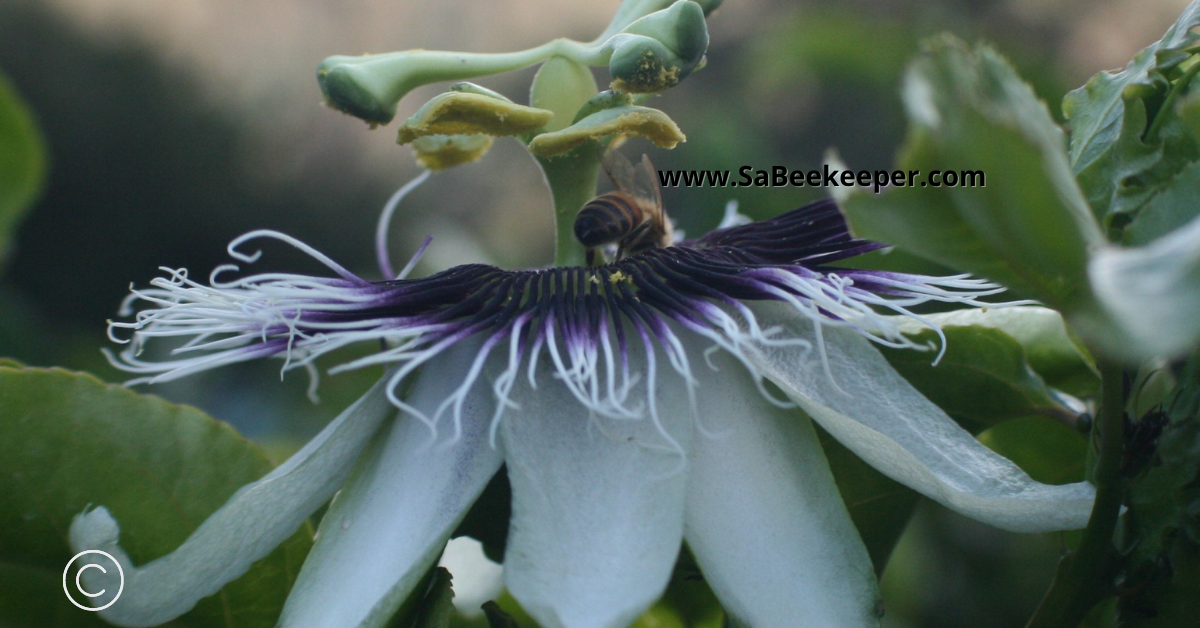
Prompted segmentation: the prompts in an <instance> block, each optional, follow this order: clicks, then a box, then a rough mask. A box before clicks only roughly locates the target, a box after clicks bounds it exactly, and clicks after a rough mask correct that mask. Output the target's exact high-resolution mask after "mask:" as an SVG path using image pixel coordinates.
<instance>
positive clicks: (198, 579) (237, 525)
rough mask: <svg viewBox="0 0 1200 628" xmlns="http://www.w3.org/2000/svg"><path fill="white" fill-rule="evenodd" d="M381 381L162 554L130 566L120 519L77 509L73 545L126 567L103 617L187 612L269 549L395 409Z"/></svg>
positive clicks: (165, 616)
mask: <svg viewBox="0 0 1200 628" xmlns="http://www.w3.org/2000/svg"><path fill="white" fill-rule="evenodd" d="M384 388H385V387H384V384H383V383H378V384H376V385H375V386H374V387H372V388H371V390H370V391H368V392H367V394H366V395H363V397H362V398H361V399H359V400H358V401H357V402H355V403H354V405H352V406H350V407H349V408H348V409H346V411H345V412H343V413H342V414H341V415H340V416H339V417H338V418H337V419H335V420H334V421H333V422H332V423H330V424H329V426H328V427H326V428H325V429H324V430H323V431H322V432H321V433H320V434H319V435H317V437H316V438H314V439H313V440H311V441H309V443H308V444H307V445H305V446H304V448H303V449H301V450H300V451H299V452H297V453H296V454H295V455H294V456H292V457H291V458H290V459H289V460H288V461H287V462H285V463H283V464H282V465H280V466H279V467H278V468H276V469H275V470H274V471H272V472H271V473H269V474H267V475H266V476H264V477H263V478H262V479H261V480H259V481H257V482H254V483H253V484H248V485H246V486H245V487H243V488H242V489H241V490H239V491H238V492H237V493H235V494H234V495H233V497H231V498H230V499H229V502H228V503H226V504H225V505H224V506H222V507H221V509H220V510H218V511H217V512H215V513H213V515H212V516H211V517H209V518H208V520H206V521H205V522H204V523H203V524H202V525H201V526H200V527H199V528H198V529H197V530H196V531H195V532H194V533H192V535H191V536H190V537H188V539H187V540H186V541H184V543H183V545H181V546H180V547H179V549H177V550H175V551H174V552H172V553H170V554H168V555H166V556H163V557H162V558H158V559H156V560H153V561H151V562H149V563H146V564H145V565H142V566H140V567H134V565H133V563H132V562H131V561H130V560H129V557H128V555H126V553H125V550H123V549H122V548H121V547H120V545H118V543H119V541H120V538H119V537H120V528H119V526H118V523H117V522H116V521H115V520H114V519H113V518H112V516H111V515H110V514H109V513H108V510H106V509H105V508H104V507H103V505H100V507H98V508H96V509H94V510H91V511H88V512H85V513H83V514H80V515H78V516H76V517H75V521H74V522H73V523H72V524H71V530H70V541H71V547H72V548H73V550H74V551H76V552H81V551H83V550H89V549H96V550H102V551H105V552H108V553H109V554H112V555H113V556H114V557H115V558H116V559H117V560H118V561H119V562H120V563H121V567H122V569H123V570H124V574H125V587H124V590H123V592H122V593H121V596H120V598H118V599H117V601H116V602H115V603H114V604H113V605H112V606H110V607H109V608H107V609H105V610H103V611H100V615H101V617H103V618H104V619H105V620H107V621H108V622H109V623H112V624H116V625H118V626H129V627H140V626H157V625H158V624H161V623H163V622H166V621H169V620H171V619H173V618H175V617H178V616H179V615H182V614H183V613H185V612H187V611H188V609H190V608H192V606H194V605H195V604H196V602H197V601H199V600H200V599H201V598H204V597H207V596H209V595H212V594H214V593H216V592H217V591H219V590H220V589H221V587H223V586H224V585H225V583H227V582H229V581H231V580H233V579H235V578H237V577H239V576H241V575H242V574H243V573H245V572H246V570H247V569H249V568H250V565H251V564H253V563H254V561H256V560H258V559H260V558H262V557H263V556H266V555H267V554H268V553H270V552H271V550H272V549H274V548H275V546H277V545H279V544H280V543H282V542H283V541H284V540H285V539H287V538H288V537H289V536H291V535H292V534H293V533H294V532H295V531H296V529H297V528H298V527H299V526H300V525H301V524H303V523H304V521H305V520H306V519H307V518H308V516H309V515H311V514H312V513H313V511H315V510H316V509H317V508H319V507H320V506H321V504H324V503H325V502H326V501H327V500H328V499H329V498H330V497H331V496H332V495H333V493H334V491H336V490H337V489H338V487H339V486H341V484H342V483H343V482H344V481H345V479H346V476H347V475H349V473H350V470H351V468H352V467H353V465H354V461H355V460H356V459H357V458H358V456H359V454H360V453H361V452H362V450H363V448H364V447H365V446H366V445H367V443H368V441H369V440H370V439H371V436H372V435H373V434H374V433H375V432H376V431H377V430H378V428H379V425H380V423H381V422H382V421H383V420H384V419H385V418H386V417H387V416H389V415H390V414H392V413H394V412H395V408H393V407H392V406H391V404H389V403H388V400H387V396H386V394H385V391H384ZM108 575H109V574H104V573H101V572H99V571H97V570H95V569H89V570H86V571H84V572H83V577H84V580H85V582H87V583H88V585H89V590H92V591H98V590H100V589H102V588H108V586H107V585H106V583H105V581H103V580H100V579H94V577H95V576H101V577H106V576H108ZM108 584H112V583H108ZM111 590H114V591H115V590H116V588H115V587H113V588H112V589H111Z"/></svg>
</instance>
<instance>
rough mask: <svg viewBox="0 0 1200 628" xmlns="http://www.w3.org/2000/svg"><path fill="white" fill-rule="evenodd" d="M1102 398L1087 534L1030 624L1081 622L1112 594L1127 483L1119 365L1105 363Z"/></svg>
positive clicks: (1059, 626)
mask: <svg viewBox="0 0 1200 628" xmlns="http://www.w3.org/2000/svg"><path fill="white" fill-rule="evenodd" d="M1099 366H1100V386H1101V399H1100V411H1099V417H1098V419H1097V421H1096V427H1095V430H1096V431H1097V432H1098V436H1097V437H1098V438H1099V441H1100V443H1099V450H1100V451H1099V456H1098V458H1097V461H1096V472H1095V474H1094V482H1095V484H1096V502H1095V503H1094V504H1093V505H1092V516H1091V518H1090V519H1088V525H1087V528H1085V529H1084V531H1083V539H1082V540H1081V541H1080V543H1079V547H1077V548H1076V549H1075V551H1073V552H1071V553H1070V554H1068V555H1067V556H1066V557H1064V558H1063V560H1062V563H1060V564H1059V569H1058V574H1057V575H1056V576H1055V578H1054V583H1053V584H1051V585H1050V590H1049V591H1047V592H1046V596H1045V597H1044V598H1042V603H1041V604H1040V605H1039V606H1038V609H1037V611H1036V612H1035V613H1034V615H1033V618H1032V619H1030V620H1029V623H1028V624H1027V625H1026V628H1069V627H1070V626H1076V625H1078V624H1079V622H1080V621H1082V620H1083V618H1084V617H1085V616H1086V615H1087V613H1088V611H1089V610H1091V608H1092V607H1093V606H1095V605H1096V603H1097V602H1099V601H1100V600H1102V599H1104V598H1105V597H1107V596H1108V595H1110V594H1111V586H1110V584H1109V583H1108V582H1106V579H1107V578H1108V576H1110V575H1111V574H1110V569H1109V568H1110V567H1111V563H1110V561H1111V559H1112V555H1113V531H1114V530H1115V529H1116V525H1117V518H1118V517H1119V516H1120V514H1121V502H1122V500H1123V498H1124V489H1125V483H1124V481H1123V480H1122V478H1121V460H1122V457H1123V455H1124V432H1125V399H1124V396H1123V391H1122V377H1123V372H1122V369H1121V367H1120V365H1118V364H1113V363H1106V362H1101V363H1100V364H1099Z"/></svg>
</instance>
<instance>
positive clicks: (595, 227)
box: [575, 192, 643, 247]
mask: <svg viewBox="0 0 1200 628" xmlns="http://www.w3.org/2000/svg"><path fill="white" fill-rule="evenodd" d="M642 222H643V217H642V210H641V208H640V207H638V204H637V203H636V202H634V201H633V199H631V198H629V197H628V196H627V195H625V194H622V193H620V192H609V193H608V194H602V195H600V196H597V197H596V198H594V199H592V200H590V201H588V203H587V204H586V205H584V206H583V209H581V210H579V214H578V215H576V216H575V239H576V240H579V243H580V244H582V245H584V246H589V247H592V246H601V245H604V244H608V243H610V242H616V241H617V240H620V239H621V238H623V237H625V236H626V235H628V234H629V233H630V232H631V231H633V230H634V228H636V227H637V226H638V225H640V224H642Z"/></svg>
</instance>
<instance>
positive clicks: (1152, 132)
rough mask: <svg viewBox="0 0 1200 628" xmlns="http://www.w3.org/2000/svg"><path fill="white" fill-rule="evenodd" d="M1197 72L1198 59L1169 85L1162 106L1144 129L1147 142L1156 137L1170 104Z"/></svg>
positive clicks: (1169, 111) (1198, 66) (1168, 111)
mask: <svg viewBox="0 0 1200 628" xmlns="http://www.w3.org/2000/svg"><path fill="white" fill-rule="evenodd" d="M1197 72H1200V61H1197V62H1196V63H1194V64H1193V65H1192V67H1190V68H1188V69H1187V71H1186V72H1184V73H1183V76H1181V77H1180V78H1179V80H1178V81H1175V84H1174V85H1172V86H1171V91H1170V92H1168V93H1167V97H1166V99H1164V100H1163V104H1162V106H1161V107H1159V108H1158V114H1156V115H1155V116H1154V122H1151V123H1150V128H1149V129H1146V141H1147V142H1152V141H1154V140H1155V139H1157V138H1158V130H1159V129H1160V128H1161V127H1162V125H1163V121H1164V120H1166V119H1167V117H1168V116H1169V115H1170V113H1171V106H1172V105H1174V104H1175V99H1176V98H1178V97H1179V94H1180V92H1182V91H1183V90H1184V88H1186V87H1187V86H1188V83H1190V82H1192V78H1193V77H1195V76H1196V73H1197Z"/></svg>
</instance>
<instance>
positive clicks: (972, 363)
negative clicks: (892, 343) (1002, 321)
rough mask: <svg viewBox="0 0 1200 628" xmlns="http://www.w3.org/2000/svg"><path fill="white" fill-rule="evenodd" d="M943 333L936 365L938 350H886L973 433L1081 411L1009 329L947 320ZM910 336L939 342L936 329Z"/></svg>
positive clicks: (897, 366) (1070, 417) (1066, 418)
mask: <svg viewBox="0 0 1200 628" xmlns="http://www.w3.org/2000/svg"><path fill="white" fill-rule="evenodd" d="M942 333H944V334H945V336H946V352H945V354H944V355H943V356H942V359H941V360H940V361H939V362H938V363H937V364H936V365H934V364H933V360H934V357H935V355H936V354H934V353H933V352H928V353H921V352H918V351H911V350H902V349H887V348H883V349H881V351H882V353H883V355H884V357H886V358H887V359H888V362H889V363H890V364H891V365H892V367H893V368H895V369H896V370H897V371H899V372H900V374H901V375H903V376H904V379H907V380H908V381H909V383H911V384H912V385H913V387H914V388H916V389H917V390H918V391H920V392H921V394H923V395H925V396H926V397H928V398H929V400H930V401H932V402H934V403H936V404H937V405H938V406H939V407H941V408H942V409H943V410H945V411H946V413H947V414H949V415H950V416H951V417H952V418H954V420H955V421H957V422H958V423H959V424H960V425H962V426H964V427H966V428H967V429H968V430H969V431H971V432H973V433H979V432H981V431H983V430H985V429H987V428H989V427H992V426H994V425H996V424H998V423H1000V422H1002V421H1006V420H1008V419H1014V418H1018V417H1025V416H1043V417H1049V418H1056V419H1060V420H1064V421H1073V420H1074V419H1075V417H1076V415H1077V414H1078V413H1077V412H1075V411H1072V410H1071V409H1070V408H1068V407H1067V406H1065V405H1064V404H1063V403H1061V402H1060V401H1058V400H1057V399H1056V398H1055V396H1054V394H1053V393H1052V392H1051V391H1050V389H1049V388H1048V387H1047V386H1046V382H1045V381H1043V380H1042V378H1041V377H1040V376H1039V375H1038V374H1037V373H1036V372H1035V371H1034V370H1033V368H1032V367H1031V366H1030V364H1029V360H1028V359H1027V358H1026V356H1025V349H1024V348H1023V347H1022V346H1021V344H1020V343H1018V342H1017V341H1016V340H1014V339H1013V338H1012V337H1011V336H1009V335H1008V334H1006V333H1005V332H1003V331H1001V330H999V329H995V328H990V327H984V326H982V325H970V326H957V325H946V324H943V327H942ZM905 335H907V336H909V337H910V338H912V339H913V340H915V341H917V342H923V343H926V344H929V345H934V346H938V345H940V339H939V338H938V336H937V333H936V332H935V331H934V330H932V329H925V330H923V331H920V332H918V333H909V332H906V333H905Z"/></svg>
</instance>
